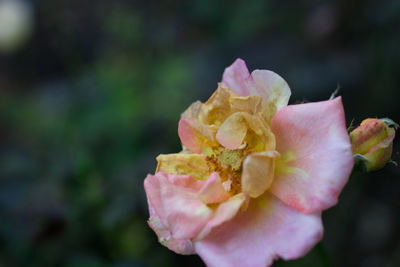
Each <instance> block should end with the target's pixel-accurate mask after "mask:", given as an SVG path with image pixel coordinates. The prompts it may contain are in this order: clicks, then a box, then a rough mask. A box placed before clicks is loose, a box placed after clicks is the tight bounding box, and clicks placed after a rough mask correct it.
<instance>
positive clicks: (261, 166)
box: [242, 151, 279, 198]
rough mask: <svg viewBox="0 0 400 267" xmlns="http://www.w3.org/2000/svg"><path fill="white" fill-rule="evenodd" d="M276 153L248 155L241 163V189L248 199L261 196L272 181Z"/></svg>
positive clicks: (266, 152) (277, 154)
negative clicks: (247, 195)
mask: <svg viewBox="0 0 400 267" xmlns="http://www.w3.org/2000/svg"><path fill="white" fill-rule="evenodd" d="M278 156H279V153H278V152H276V151H265V152H258V153H253V154H250V155H249V156H247V157H246V159H245V160H244V162H243V173H242V189H243V192H244V193H245V194H249V196H250V197H253V198H255V197H259V196H261V195H262V194H263V193H264V192H265V191H266V190H267V189H268V188H269V187H270V186H271V184H272V182H273V180H274V167H275V158H277V157H278Z"/></svg>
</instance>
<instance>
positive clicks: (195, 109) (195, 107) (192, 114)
mask: <svg viewBox="0 0 400 267" xmlns="http://www.w3.org/2000/svg"><path fill="white" fill-rule="evenodd" d="M202 106H203V103H201V102H200V101H196V102H193V103H192V104H191V105H190V106H189V107H188V108H187V109H186V110H185V111H184V112H183V113H182V115H181V117H182V118H185V119H197V118H198V117H199V113H200V111H201V108H202Z"/></svg>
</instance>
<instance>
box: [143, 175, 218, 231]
mask: <svg viewBox="0 0 400 267" xmlns="http://www.w3.org/2000/svg"><path fill="white" fill-rule="evenodd" d="M176 176H177V175H170V174H167V173H163V172H158V173H156V174H155V175H148V176H147V177H146V179H145V180H144V188H145V191H146V195H147V198H148V200H149V203H150V204H151V206H152V207H153V208H154V211H155V213H156V214H157V215H158V217H159V218H160V221H161V223H162V225H164V226H165V227H166V228H167V229H169V231H170V232H171V236H172V237H173V238H174V239H190V238H193V237H194V236H196V235H197V234H198V233H199V232H200V230H201V229H202V228H203V227H204V225H205V224H206V223H207V222H208V220H209V219H210V217H211V215H212V210H211V209H210V208H209V207H208V206H207V205H206V204H204V203H203V201H201V200H200V198H199V197H198V195H197V194H196V193H194V192H191V191H190V190H187V189H185V188H184V187H181V186H177V185H175V184H174V183H173V182H172V180H174V179H175V178H176ZM179 179H188V180H190V179H193V180H194V181H193V182H195V181H196V180H195V179H194V178H193V177H191V176H183V177H182V176H181V177H180V178H179ZM189 184H191V183H189Z"/></svg>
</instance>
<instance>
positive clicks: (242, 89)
mask: <svg viewBox="0 0 400 267" xmlns="http://www.w3.org/2000/svg"><path fill="white" fill-rule="evenodd" d="M249 77H250V73H249V70H248V69H247V66H246V63H245V62H244V60H243V59H240V58H238V59H236V60H235V62H233V64H232V65H230V66H229V67H227V68H226V69H225V71H224V74H223V75H222V84H223V85H224V86H226V87H228V88H230V89H232V90H233V91H235V92H236V93H238V94H240V95H242V96H248V95H250V91H249V89H248V87H247V85H246V80H247V79H248V78H249Z"/></svg>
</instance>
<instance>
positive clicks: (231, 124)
mask: <svg viewBox="0 0 400 267" xmlns="http://www.w3.org/2000/svg"><path fill="white" fill-rule="evenodd" d="M246 134H247V123H246V120H245V119H244V118H243V113H242V112H237V113H234V114H232V115H231V116H230V117H228V118H227V119H226V120H225V121H224V123H222V125H221V127H219V129H218V132H217V135H216V138H217V140H218V142H219V143H220V144H221V145H223V146H224V147H226V148H228V149H236V148H238V147H239V146H240V145H241V144H242V142H243V140H244V138H245V137H246Z"/></svg>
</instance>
